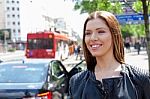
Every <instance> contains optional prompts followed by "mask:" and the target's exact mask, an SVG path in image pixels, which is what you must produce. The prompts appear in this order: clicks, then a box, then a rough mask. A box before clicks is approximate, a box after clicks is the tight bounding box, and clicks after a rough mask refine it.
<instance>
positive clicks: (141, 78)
mask: <svg viewBox="0 0 150 99" xmlns="http://www.w3.org/2000/svg"><path fill="white" fill-rule="evenodd" d="M126 67H127V69H128V71H129V76H130V77H131V78H132V79H133V80H134V81H136V82H138V83H140V84H141V85H142V84H144V83H146V82H145V81H147V80H150V75H149V72H148V71H146V70H145V69H142V68H139V67H137V66H133V65H128V64H126ZM148 83H149V84H150V82H148Z"/></svg>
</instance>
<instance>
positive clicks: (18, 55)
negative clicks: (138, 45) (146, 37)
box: [0, 50, 148, 70]
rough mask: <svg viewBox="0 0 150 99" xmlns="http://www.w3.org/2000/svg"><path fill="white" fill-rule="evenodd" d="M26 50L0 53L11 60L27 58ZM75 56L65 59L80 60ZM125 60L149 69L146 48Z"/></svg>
mask: <svg viewBox="0 0 150 99" xmlns="http://www.w3.org/2000/svg"><path fill="white" fill-rule="evenodd" d="M24 55H25V53H24V51H20V50H19V51H15V52H7V53H0V60H3V61H10V60H18V59H24V58H25V56H24ZM75 58H76V57H75V56H71V57H70V58H69V59H67V60H65V61H68V62H73V61H80V60H79V59H78V60H75ZM125 61H126V63H128V64H130V65H134V66H137V67H140V68H143V69H146V70H148V56H147V53H146V51H145V50H142V51H141V52H140V54H139V55H138V54H137V52H136V51H135V50H132V51H131V52H128V53H127V52H126V53H125Z"/></svg>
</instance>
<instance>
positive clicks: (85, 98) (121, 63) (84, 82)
mask: <svg viewBox="0 0 150 99" xmlns="http://www.w3.org/2000/svg"><path fill="white" fill-rule="evenodd" d="M83 32H84V34H83V51H84V57H85V60H86V63H87V70H86V71H84V72H80V73H78V74H76V75H74V76H73V77H72V78H71V80H70V88H69V92H70V96H71V98H72V99H150V77H149V74H148V73H146V72H145V71H144V70H141V69H139V68H136V67H134V66H131V65H128V64H126V63H125V60H124V45H123V39H122V35H121V31H120V27H119V23H118V21H117V19H116V17H115V16H114V15H113V14H112V13H110V12H106V11H96V12H93V13H91V14H90V15H89V17H88V18H87V19H86V21H85V23H84V31H83Z"/></svg>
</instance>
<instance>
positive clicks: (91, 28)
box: [85, 18, 113, 57]
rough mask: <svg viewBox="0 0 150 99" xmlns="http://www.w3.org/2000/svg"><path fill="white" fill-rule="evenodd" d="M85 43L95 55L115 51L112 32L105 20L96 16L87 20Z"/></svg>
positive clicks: (99, 55) (98, 55)
mask: <svg viewBox="0 0 150 99" xmlns="http://www.w3.org/2000/svg"><path fill="white" fill-rule="evenodd" d="M85 44H86V46H87V48H88V50H89V51H90V52H91V54H92V55H93V56H95V57H101V56H104V55H106V54H110V53H113V47H112V36H111V32H110V30H109V27H108V26H107V24H106V22H105V21H104V20H102V19H100V18H96V19H92V20H90V21H88V22H87V25H86V29H85Z"/></svg>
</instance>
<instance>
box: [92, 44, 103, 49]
mask: <svg viewBox="0 0 150 99" xmlns="http://www.w3.org/2000/svg"><path fill="white" fill-rule="evenodd" d="M90 46H91V47H92V48H94V49H95V48H99V47H101V46H102V44H93V45H90Z"/></svg>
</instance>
